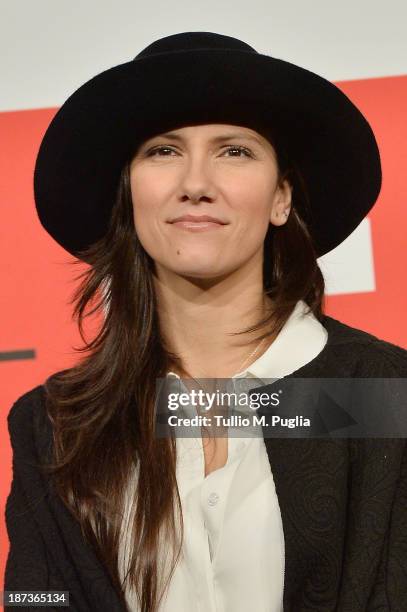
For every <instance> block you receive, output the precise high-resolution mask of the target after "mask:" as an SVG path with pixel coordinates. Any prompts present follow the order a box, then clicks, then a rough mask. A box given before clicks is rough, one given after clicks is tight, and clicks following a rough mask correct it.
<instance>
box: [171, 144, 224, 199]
mask: <svg viewBox="0 0 407 612" xmlns="http://www.w3.org/2000/svg"><path fill="white" fill-rule="evenodd" d="M179 192H180V199H181V200H182V201H185V200H186V199H188V200H191V201H192V202H194V203H196V202H199V201H201V200H204V201H212V200H214V199H215V185H214V182H213V175H212V172H211V169H210V162H209V160H208V159H207V158H205V157H204V156H203V155H201V156H199V155H195V156H193V155H191V156H190V157H189V159H188V160H187V161H186V162H185V166H184V169H183V171H182V173H181V178H180V184H179Z"/></svg>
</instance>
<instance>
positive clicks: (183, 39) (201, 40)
mask: <svg viewBox="0 0 407 612" xmlns="http://www.w3.org/2000/svg"><path fill="white" fill-rule="evenodd" d="M195 49H207V50H210V49H223V50H227V49H230V50H233V51H250V52H251V53H257V51H256V50H255V49H253V47H251V46H250V45H248V44H247V43H245V42H243V41H242V40H239V39H238V38H234V37H233V36H225V35H224V34H216V33H214V32H181V33H179V34H172V35H171V36H165V37H164V38H160V39H159V40H156V41H154V42H153V43H151V44H150V45H148V47H146V48H145V49H143V50H142V51H141V52H140V53H139V54H138V55H136V57H135V58H134V59H135V60H136V59H140V58H142V57H151V56H153V55H158V54H160V53H176V52H179V51H192V50H195Z"/></svg>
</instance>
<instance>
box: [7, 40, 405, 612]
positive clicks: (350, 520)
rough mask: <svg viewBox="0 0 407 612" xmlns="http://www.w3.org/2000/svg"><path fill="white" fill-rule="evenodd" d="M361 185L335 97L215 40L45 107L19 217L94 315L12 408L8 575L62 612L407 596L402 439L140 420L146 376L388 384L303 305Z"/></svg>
mask: <svg viewBox="0 0 407 612" xmlns="http://www.w3.org/2000/svg"><path fill="white" fill-rule="evenodd" d="M380 184H381V172H380V158H379V153H378V149H377V145H376V141H375V138H374V135H373V133H372V131H371V129H370V126H369V125H368V123H367V122H366V120H365V119H364V117H363V116H362V114H361V113H360V111H359V110H358V109H356V108H355V106H354V105H353V104H352V103H351V102H350V101H349V100H348V98H347V97H346V96H345V95H344V94H343V93H341V92H340V90H339V89H337V88H336V87H335V86H334V85H332V84H331V83H329V82H328V81H326V80H324V79H322V78H321V77H319V76H317V75H315V74H313V73H311V72H309V71H307V70H305V69H303V68H300V67H297V66H294V65H292V64H289V63H288V62H284V61H282V60H277V59H275V58H271V57H268V56H264V55H261V54H258V53H257V52H256V51H255V50H254V49H252V48H251V47H250V46H249V45H247V44H246V43H244V42H242V41H240V40H237V39H235V38H232V37H228V36H223V35H220V34H213V33H208V32H186V33H182V34H176V35H173V36H168V37H166V38H163V39H160V40H158V41H155V42H154V43H152V44H151V45H149V46H148V47H147V48H146V49H144V50H143V51H142V52H141V53H140V54H139V55H138V56H137V57H136V58H135V59H134V60H133V61H131V62H128V63H126V64H123V65H121V66H117V67H114V68H111V69H109V70H107V71H105V72H103V73H101V74H100V75H97V76H96V77H94V78H93V79H91V80H90V81H88V82H87V83H85V84H84V85H83V86H82V87H81V88H79V89H78V90H77V91H76V92H75V93H74V94H73V95H72V96H71V97H70V98H69V99H68V100H67V101H66V102H65V104H64V105H63V106H62V107H61V109H60V110H59V111H58V113H57V114H56V116H55V118H54V119H53V121H52V123H51V125H50V126H49V128H48V130H47V133H46V135H45V137H44V139H43V142H42V144H41V148H40V151H39V154H38V158H37V164H36V169H35V199H36V205H37V211H38V214H39V217H40V220H41V222H42V224H43V226H44V227H45V229H46V230H47V231H48V232H49V233H50V234H51V236H53V238H54V239H55V240H57V241H58V242H59V244H61V245H62V246H63V247H64V248H66V249H67V250H68V251H69V252H70V253H72V254H73V255H75V256H76V257H78V259H80V260H82V261H85V262H87V263H88V264H89V265H90V267H89V270H88V271H87V272H86V274H85V275H84V280H83V283H82V285H81V287H80V289H79V290H78V292H77V293H76V295H75V300H76V304H75V311H74V312H75V315H76V317H77V318H78V323H79V328H80V329H81V330H82V323H83V320H84V318H85V316H86V315H87V314H91V312H92V311H93V312H94V311H95V310H99V311H103V315H104V319H103V323H102V326H101V329H100V332H99V333H98V335H97V336H96V337H95V338H94V339H93V340H91V341H90V342H89V343H86V340H85V338H84V336H82V337H83V339H84V342H85V347H84V348H83V349H81V350H83V351H85V350H86V351H88V353H87V354H86V355H84V356H83V358H82V360H81V361H80V362H79V363H78V364H77V365H76V366H75V367H73V368H70V369H68V370H65V371H62V372H58V373H55V374H54V375H53V376H51V377H50V378H49V379H48V380H46V381H45V383H44V385H40V386H39V387H36V388H35V389H32V390H31V391H29V392H28V393H26V394H25V395H23V396H22V397H21V398H19V399H18V400H17V402H16V403H15V404H14V406H13V408H12V410H11V411H10V414H9V417H8V423H9V431H10V438H11V442H12V446H13V458H14V461H13V470H14V471H13V482H12V488H11V492H10V495H9V498H8V501H7V512H6V518H7V528H8V534H9V539H10V553H9V557H8V560H7V567H6V582H5V589H8V590H18V589H19V590H22V589H24V590H29V589H32V590H37V591H38V590H45V591H50V590H61V591H69V595H70V609H72V610H81V611H82V610H109V611H112V610H125V609H129V610H141V611H143V612H147V611H148V612H153V611H156V610H160V612H162V611H165V612H168V611H171V612H172V611H177V612H178V610H185V611H188V612H190V611H193V610H202V611H204V612H209V611H215V610H225V611H228V610H234V611H243V610H244V611H246V610H248V609H253V610H256V612H262V611H268V612H269V611H273V612H275V611H280V610H284V612H285V611H292V612H301V611H305V610H307V611H309V610H313V611H317V610H320V611H321V612H322V611H324V612H328V611H329V610H339V611H341V612H345V611H352V612H356V611H362V610H372V611H373V610H379V609H380V610H400V611H401V610H404V609H407V587H406V585H407V581H406V580H405V576H406V573H407V545H406V541H405V537H403V536H402V535H401V534H402V533H403V531H404V530H405V528H406V526H407V510H406V502H407V499H406V495H407V492H406V491H407V481H406V456H407V455H406V450H405V440H404V439H403V438H394V439H391V438H390V439H383V438H382V439H359V438H357V439H351V438H347V437H342V438H336V439H334V438H331V437H329V436H327V437H325V438H319V439H316V438H312V437H311V438H310V437H308V438H307V439H301V438H300V439H284V437H283V436H281V437H279V438H270V437H266V435H265V428H264V429H263V434H264V438H263V436H252V437H245V436H244V434H243V435H242V437H241V438H238V439H235V437H229V436H228V435H227V431H226V433H225V430H224V429H223V430H222V432H220V433H219V432H218V434H217V435H216V433H215V435H212V434H214V431H213V428H212V431H210V432H209V433H210V434H211V435H210V437H209V438H206V431H207V430H206V429H205V428H204V427H202V429H199V435H198V436H192V437H191V435H186V436H184V437H183V436H178V438H177V439H176V438H175V436H174V435H169V436H163V437H159V436H157V430H156V427H157V423H156V417H157V414H156V409H157V398H158V394H157V390H158V389H159V388H160V387H159V386H158V385H157V382H160V381H161V382H162V381H164V382H165V383H168V384H169V386H170V387H171V388H174V387H173V385H175V387H177V388H178V389H181V390H182V389H184V390H186V389H189V390H192V389H195V390H196V389H199V382H198V381H197V379H205V381H204V383H205V384H206V385H207V386H206V389H208V388H209V387H210V388H212V387H213V380H214V377H216V378H215V381H217V380H218V379H225V380H229V381H230V380H231V381H232V382H233V383H234V384H236V385H237V384H238V383H239V381H240V379H246V380H249V388H250V386H251V387H252V388H256V390H257V391H258V390H259V389H262V388H265V387H264V385H263V383H264V382H265V381H267V380H268V379H280V380H282V379H285V380H287V379H290V378H291V377H293V378H296V377H300V378H318V379H319V378H327V377H328V378H329V377H335V378H355V377H360V378H365V377H373V378H386V379H391V378H402V377H404V376H406V373H407V351H405V350H404V349H402V348H400V347H397V346H395V345H393V344H390V343H388V342H385V341H383V340H380V339H378V338H376V337H374V336H372V335H370V334H367V333H365V332H363V331H361V330H357V329H354V328H351V327H349V326H347V325H345V324H344V323H341V322H339V321H337V320H335V319H333V318H331V317H328V316H326V315H324V313H323V295H324V282H323V277H322V274H321V271H320V269H319V267H318V264H317V257H319V256H321V255H323V254H324V253H326V252H328V251H329V250H331V249H333V248H334V247H335V246H337V245H338V244H340V243H341V242H342V241H343V240H344V239H345V238H346V237H347V236H348V235H349V234H350V233H351V232H352V231H353V230H354V229H355V227H356V226H357V225H358V224H359V223H360V222H361V220H362V219H363V218H364V216H365V215H366V214H367V212H368V211H369V210H370V209H371V208H372V206H373V205H374V203H375V201H376V199H377V196H378V194H379V191H380ZM185 215H191V216H192V217H197V216H209V217H211V218H212V220H211V221H208V219H204V220H201V221H200V222H199V221H198V222H197V221H196V219H195V220H194V219H192V222H191V220H190V219H182V217H184V216H185ZM180 217H181V219H180ZM210 223H211V224H210ZM94 300H96V304H93V302H94ZM88 309H90V311H89V312H88ZM259 330H260V333H258V332H259ZM240 336H241V337H240ZM245 336H246V337H245ZM177 377H178V378H177ZM179 378H181V379H182V380H179ZM250 381H252V383H253V384H252V383H251V382H250ZM208 385H209V387H208ZM204 388H205V387H204ZM273 390H274V387H273ZM197 413H198V411H197ZM212 413H213V414H214V412H212ZM209 429H210V428H209ZM201 433H202V435H201ZM220 434H222V435H220ZM51 462H53V463H54V464H55V465H54V467H52V466H51ZM46 464H48V467H47V465H46ZM404 532H405V531H404ZM6 609H7V607H6ZM32 609H34V608H32Z"/></svg>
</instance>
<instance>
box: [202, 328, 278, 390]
mask: <svg viewBox="0 0 407 612" xmlns="http://www.w3.org/2000/svg"><path fill="white" fill-rule="evenodd" d="M265 340H267V338H263V339H262V340H260V342H259V343H258V345H257V346H256V348H255V349H254V351H252V352H251V353H250V355H248V356H247V357H246V358H245V360H244V361H243V363H242V364H241V365H240V367H239V369H238V370H237V373H239V372H240V371H241V370H242V368H243V366H244V365H245V364H246V363H247V362H248V361H249V360H250V359H251V358H252V357H254V355H255V354H256V353H257V351H258V350H259V348H260V346H261V345H262V344H263V342H265ZM191 378H192V380H194V381H195V382H196V384H197V385H198V387H199V389H201V390H202V391H204V389H203V388H202V387H201V385H200V384H199V382H198V381H197V380H196V378H194V377H193V376H191Z"/></svg>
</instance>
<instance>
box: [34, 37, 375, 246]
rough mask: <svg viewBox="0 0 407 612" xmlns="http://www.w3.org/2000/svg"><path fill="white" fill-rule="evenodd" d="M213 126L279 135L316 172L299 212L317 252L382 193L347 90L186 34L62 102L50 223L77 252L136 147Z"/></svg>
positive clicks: (42, 197) (97, 226)
mask: <svg viewBox="0 0 407 612" xmlns="http://www.w3.org/2000/svg"><path fill="white" fill-rule="evenodd" d="M203 123H225V124H236V125H243V126H247V127H249V128H252V129H254V130H256V131H259V132H260V133H261V132H263V131H264V130H266V132H267V131H268V130H271V131H272V133H274V134H276V135H279V136H278V138H279V139H280V141H281V142H282V143H283V144H284V148H285V149H286V151H287V154H288V156H289V158H290V159H291V160H292V161H293V162H294V163H295V164H296V165H297V166H298V168H299V169H300V170H301V173H302V175H303V177H304V179H305V183H306V187H307V189H308V193H309V200H310V207H309V209H304V210H298V212H299V214H300V215H301V216H302V217H303V219H304V221H305V222H306V223H307V225H308V228H309V230H310V233H311V236H312V238H313V241H314V245H315V248H316V252H317V255H318V256H321V255H324V254H325V253H327V252H328V251H330V250H332V249H333V248H335V247H336V246H338V245H339V244H340V243H341V242H342V241H343V240H344V239H345V238H346V237H347V236H348V235H349V234H350V233H352V231H353V230H354V229H355V228H356V227H357V226H358V225H359V223H360V222H361V221H362V219H363V218H364V217H365V216H366V214H367V213H368V212H369V210H370V209H371V208H372V206H373V205H374V203H375V201H376V199H377V197H378V195H379V192H380V187H381V165H380V156H379V150H378V146H377V143H376V140H375V137H374V134H373V132H372V129H371V127H370V125H369V123H368V122H367V120H366V119H365V117H364V116H363V114H362V113H361V112H360V110H359V109H358V108H357V107H356V106H355V105H354V104H353V103H352V102H351V101H350V100H349V98H348V97H347V96H346V95H345V94H344V93H343V92H341V90H340V89H339V88H338V87H336V86H335V85H334V84H332V83H330V82H329V81H328V80H326V79H324V78H322V77H320V76H318V75H317V74H314V73H313V72H310V71H309V70H306V69H304V68H301V67H299V66H296V65H294V64H292V63H290V62H287V61H284V60H281V59H276V58H274V57H270V56H268V55H263V54H261V53H258V52H257V51H256V50H255V49H253V48H252V47H250V46H249V45H248V44H246V43H244V42H242V41H240V40H238V39H236V38H233V37H230V36H224V35H221V34H215V33H211V32H184V33H180V34H175V35H172V36H167V37H165V38H162V39H159V40H157V41H155V42H154V43H152V44H150V45H149V46H148V47H146V48H145V49H144V50H143V51H141V53H139V54H138V55H137V56H136V57H135V58H134V59H133V60H131V61H129V62H126V63H124V64H120V65H118V66H115V67H113V68H110V69H108V70H105V71H104V72H102V73H100V74H98V75H96V76H95V77H93V78H92V79H90V80H89V81H87V82H86V83H85V84H84V85H82V86H81V87H79V89H77V90H76V91H75V92H74V93H73V94H72V95H71V96H70V97H69V98H68V99H67V101H66V102H65V103H64V104H63V105H62V107H61V108H60V109H59V110H58V112H57V113H56V115H55V117H54V118H53V120H52V121H51V123H50V125H49V127H48V129H47V131H46V133H45V136H44V138H43V140H42V142H41V145H40V148H39V152H38V156H37V160H36V166H35V172H34V194H35V203H36V207H37V212H38V216H39V219H40V221H41V223H42V225H43V226H44V228H45V229H46V230H47V232H48V233H49V234H50V235H51V236H52V237H53V238H54V239H55V240H56V241H57V242H58V243H59V244H60V245H61V246H62V247H64V248H65V249H66V250H67V251H69V252H70V253H72V254H73V255H77V253H78V251H81V250H83V249H85V248H86V247H88V246H89V245H90V244H92V243H93V242H94V241H96V240H98V239H100V238H102V236H103V235H104V234H105V232H106V230H107V227H108V224H109V219H110V216H111V212H112V207H113V205H114V202H115V198H116V192H117V187H118V181H119V177H120V173H121V170H122V168H123V166H124V164H125V163H126V162H127V161H128V160H129V159H130V157H131V155H132V154H134V151H135V149H136V147H137V146H138V145H139V144H141V143H142V142H143V140H145V139H146V138H150V137H152V136H153V135H155V134H158V133H160V132H163V131H166V130H168V129H174V128H176V127H182V126H187V125H194V124H203Z"/></svg>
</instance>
